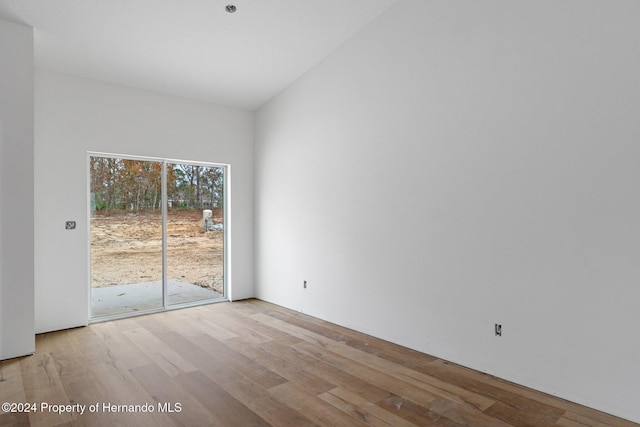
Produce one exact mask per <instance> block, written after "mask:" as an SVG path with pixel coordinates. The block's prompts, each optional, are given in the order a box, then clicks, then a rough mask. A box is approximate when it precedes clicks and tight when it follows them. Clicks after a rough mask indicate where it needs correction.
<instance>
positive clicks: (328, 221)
mask: <svg viewBox="0 0 640 427" xmlns="http://www.w3.org/2000/svg"><path fill="white" fill-rule="evenodd" d="M638 22H640V3H638V2H636V1H631V0H617V1H615V2H611V1H608V0H587V1H585V0H562V1H558V0H539V1H535V2H534V1H512V0H486V1H482V2H478V1H475V0H456V1H451V0H429V1H425V0H405V1H402V2H400V3H399V4H398V5H397V6H396V7H394V8H392V9H391V10H390V11H389V12H387V13H386V14H384V15H382V17H381V18H379V19H378V20H377V21H376V22H374V23H373V24H372V25H371V26H369V27H368V28H366V29H365V30H364V31H362V32H361V33H360V34H358V35H357V36H356V37H355V38H353V39H352V40H351V41H350V42H348V43H347V44H345V45H344V46H343V47H342V48H341V49H339V50H338V51H336V52H335V53H334V54H333V55H331V56H330V57H329V58H328V59H326V60H325V61H323V62H322V63H321V64H319V65H318V66H317V67H315V68H314V69H313V70H312V71H311V72H309V73H307V75H305V76H304V77H303V78H302V79H300V80H299V81H298V82H296V83H294V84H293V85H292V86H291V87H289V88H288V89H287V90H286V91H284V92H283V93H282V94H280V95H279V96H278V97H276V99H274V100H273V101H271V102H270V103H269V104H267V105H266V106H264V107H263V108H261V109H260V110H259V111H258V113H257V116H256V154H255V156H256V157H255V159H256V162H255V165H256V175H255V182H256V188H255V190H256V213H255V217H256V255H255V256H256V271H255V274H256V294H257V296H258V297H259V298H262V299H265V300H268V301H272V302H274V303H277V304H281V305H284V306H286V307H290V308H293V309H297V310H301V311H303V312H305V313H308V314H311V315H313V316H317V317H320V318H323V319H328V320H330V321H333V322H336V323H339V324H342V325H345V326H348V327H352V328H354V329H357V330H360V331H364V332H367V333H370V334H373V335H376V336H378V337H382V338H384V339H388V340H391V341H394V342H396V343H400V344H403V345H406V346H409V347H412V348H415V349H418V350H422V351H424V352H427V353H430V354H434V355H436V356H439V357H442V358H445V359H448V360H451V361H454V362H457V363H461V364H463V365H467V366H470V367H473V368H475V369H479V370H482V371H486V372H489V373H492V374H495V375H497V376H500V377H503V378H506V379H509V380H512V381H515V382H518V383H521V384H524V385H526V386H530V387H533V388H536V389H539V390H542V391H545V392H549V393H553V394H557V395H559V396H561V397H564V398H567V399H569V400H573V401H576V402H579V403H582V404H586V405H589V406H592V407H595V408H598V409H601V410H604V411H607V412H611V413H614V414H617V415H619V416H622V417H626V418H629V419H632V420H635V421H640V405H638V384H640V363H638V361H639V360H640V341H639V340H638V337H639V336H640V317H639V314H638V313H639V312H640V311H639V309H638V301H640V261H639V260H640V167H639V166H638V165H640V120H639V119H638V118H639V117H640V80H639V79H638V76H640V25H638ZM303 280H308V282H309V287H308V289H306V290H303V288H302V282H303ZM496 322H498V323H501V324H502V325H503V336H502V337H501V338H497V337H495V336H494V333H493V328H494V323H496Z"/></svg>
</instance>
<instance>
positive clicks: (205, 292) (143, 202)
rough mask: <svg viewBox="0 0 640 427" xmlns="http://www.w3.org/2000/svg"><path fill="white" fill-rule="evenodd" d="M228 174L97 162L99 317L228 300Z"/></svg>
mask: <svg viewBox="0 0 640 427" xmlns="http://www.w3.org/2000/svg"><path fill="white" fill-rule="evenodd" d="M225 181H226V167H225V166H224V165H215V164H207V163H196V162H176V161H169V160H162V159H143V158H131V157H124V156H114V155H105V154H95V155H93V154H92V155H90V156H89V182H90V218H91V219H90V236H91V237H90V238H91V240H90V262H91V266H90V271H91V274H90V278H91V317H92V318H101V317H120V316H124V315H130V314H134V313H139V312H150V311H154V310H162V309H166V308H169V307H171V306H174V307H175V306H179V305H185V304H193V303H198V302H205V301H206V302H209V301H213V300H220V299H225V297H226V286H225V275H224V272H225V268H224V265H225V256H224V254H225V240H226V239H225V236H226V231H225V196H226V195H225Z"/></svg>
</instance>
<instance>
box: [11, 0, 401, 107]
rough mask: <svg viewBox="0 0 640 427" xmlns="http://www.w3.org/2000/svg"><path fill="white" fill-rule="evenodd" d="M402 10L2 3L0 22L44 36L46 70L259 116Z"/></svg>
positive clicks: (268, 0) (382, 6)
mask: <svg viewBox="0 0 640 427" xmlns="http://www.w3.org/2000/svg"><path fill="white" fill-rule="evenodd" d="M397 2H398V0H0V19H5V20H8V21H12V22H17V23H21V24H26V25H29V26H31V27H33V28H34V29H35V31H34V37H35V42H34V43H35V63H36V66H37V67H39V68H45V69H49V70H54V71H60V72H64V73H68V74H73V75H76V76H80V77H86V78H91V79H97V80H103V81H108V82H114V83H118V84H122V85H126V86H132V87H137V88H143V89H147V90H152V91H156V92H162V93H167V94H172V95H177V96H182V97H187V98H192V99H198V100H202V101H207V102H212V103H215V104H219V105H226V106H231V107H236V108H242V109H247V110H255V109H256V108H258V107H260V106H261V105H262V104H264V103H265V102H266V101H268V100H269V99H271V98H272V97H273V96H275V95H276V94H278V93H279V92H280V91H282V90H283V89H284V88H286V87H287V86H288V85H289V84H291V83H292V82H293V81H295V80H296V79H297V78H299V77H300V76H301V75H302V74H304V73H305V72H306V71H308V70H309V69H311V68H312V67H313V66H314V65H316V64H317V63H318V62H320V61H321V60H322V59H323V58H325V57H326V56H327V55H329V54H330V53H331V52H332V51H334V50H335V49H336V48H338V47H339V46H340V45H342V44H343V43H344V42H345V41H347V40H348V39H349V38H351V37H352V36H353V35H354V34H356V33H357V32H358V31H359V30H361V29H362V28H363V27H364V26H366V25H367V24H369V23H370V22H372V21H373V20H374V19H375V18H376V17H377V16H379V15H380V14H381V13H383V12H384V11H385V10H387V9H388V8H390V7H391V6H393V5H394V4H395V3H397ZM227 4H234V5H235V6H236V7H237V11H236V12H235V13H228V12H226V11H225V6H226V5H227Z"/></svg>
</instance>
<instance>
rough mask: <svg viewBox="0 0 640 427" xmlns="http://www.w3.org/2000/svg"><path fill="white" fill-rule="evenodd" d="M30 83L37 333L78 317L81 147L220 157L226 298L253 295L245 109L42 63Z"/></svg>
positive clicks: (81, 314)
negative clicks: (228, 263)
mask: <svg viewBox="0 0 640 427" xmlns="http://www.w3.org/2000/svg"><path fill="white" fill-rule="evenodd" d="M35 89H36V115H35V165H36V178H35V196H36V201H35V210H36V213H35V221H36V226H35V230H36V241H35V280H36V294H35V301H36V331H37V332H45V331H50V330H56V329H62V328H68V327H72V326H77V325H82V324H86V322H87V316H88V315H87V313H88V302H87V301H88V283H89V278H88V271H87V270H88V266H87V265H88V254H87V240H88V233H87V223H86V222H87V152H88V151H97V152H109V153H119V154H129V155H140V156H151V157H165V158H171V159H180V160H196V161H203V162H218V163H228V164H230V165H231V186H232V199H231V209H232V212H231V224H232V239H231V247H232V249H231V251H232V253H231V258H232V269H231V270H232V271H231V274H232V286H231V289H230V291H231V292H230V297H231V298H233V299H242V298H248V297H251V296H253V246H252V245H253V170H252V168H253V113H251V112H246V111H240V110H233V109H228V108H222V107H218V106H215V105H211V104H206V103H202V102H196V101H190V100H185V99H181V98H175V97H171V96H166V95H161V94H157V93H153V92H147V91H142V90H137V89H131V88H126V87H122V86H116V85H112V84H107V83H101V82H97V81H91V80H85V79H80V78H75V77H71V76H67V75H63V74H59V73H54V72H50V71H44V70H37V71H36V75H35ZM66 220H75V221H77V225H78V227H77V229H76V230H74V231H67V230H65V221H66Z"/></svg>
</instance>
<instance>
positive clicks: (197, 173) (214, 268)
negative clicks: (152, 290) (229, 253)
mask: <svg viewBox="0 0 640 427" xmlns="http://www.w3.org/2000/svg"><path fill="white" fill-rule="evenodd" d="M224 171H225V169H224V168H223V167H215V166H205V165H197V164H187V163H167V304H168V305H173V304H182V303H190V302H195V301H204V300H210V299H221V298H224V297H225V286H224V240H225V239H224V205H223V204H224V182H225V176H224Z"/></svg>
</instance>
